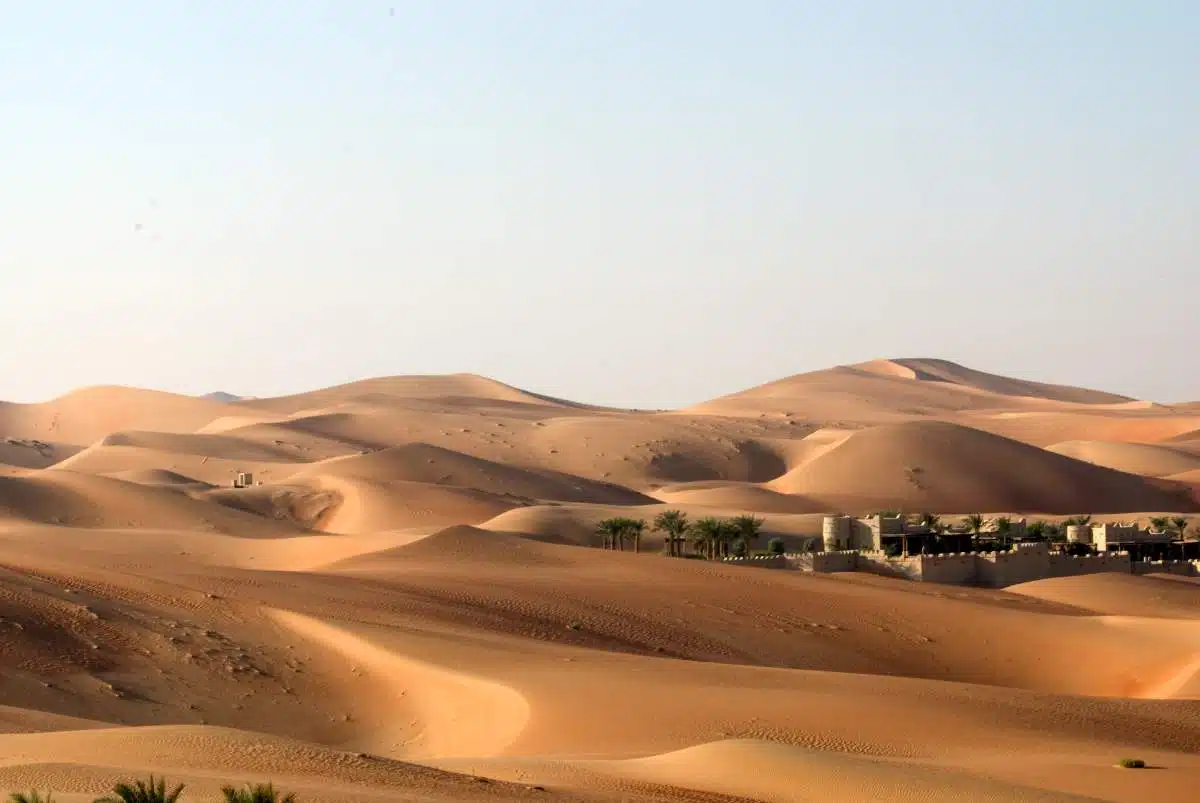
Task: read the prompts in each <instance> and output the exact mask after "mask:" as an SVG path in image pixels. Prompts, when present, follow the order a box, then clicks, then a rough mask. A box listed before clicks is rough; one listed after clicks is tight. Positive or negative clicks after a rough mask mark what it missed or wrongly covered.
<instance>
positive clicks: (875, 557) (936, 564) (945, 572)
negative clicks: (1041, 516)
mask: <svg viewBox="0 0 1200 803" xmlns="http://www.w3.org/2000/svg"><path fill="white" fill-rule="evenodd" d="M726 562H727V563H732V564H734V565H738V566H757V567H760V568H763V569H792V570H799V571H805V572H820V573H829V572H853V571H863V572H872V573H874V574H881V575H885V576H888V577H902V578H905V579H908V580H918V581H924V582H927V583H942V584H945V585H978V586H986V587H990V588H1004V587H1005V586H1011V585H1016V584H1018V583H1027V582H1032V581H1034V580H1044V579H1046V578H1049V577H1075V576H1078V575H1084V574H1097V573H1100V572H1118V573H1121V574H1178V575H1185V576H1189V577H1197V576H1200V561H1187V560H1168V561H1138V562H1136V563H1135V562H1132V561H1130V559H1129V553H1127V552H1103V553H1101V554H1099V555H1087V556H1075V555H1062V554H1059V553H1051V552H1050V551H1049V550H1048V548H1047V547H1046V546H1045V545H1044V544H1042V545H1036V546H1033V545H1028V546H1025V547H1023V548H1020V549H1014V550H1013V551H1011V552H957V553H948V554H944V555H911V556H908V557H903V558H892V557H888V556H887V555H886V554H885V553H883V552H874V551H863V552H852V551H839V552H794V553H788V554H786V555H758V556H754V557H747V558H726Z"/></svg>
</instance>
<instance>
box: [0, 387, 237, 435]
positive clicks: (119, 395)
mask: <svg viewBox="0 0 1200 803" xmlns="http://www.w3.org/2000/svg"><path fill="white" fill-rule="evenodd" d="M227 414H228V407H226V406H225V405H223V404H222V403H220V402H215V401H210V400H207V399H196V398H193V397H191V396H178V395H175V394H172V393H162V392H159V391H154V390H141V389H138V388H124V387H94V388H85V389H83V390H77V391H75V392H73V393H69V394H67V395H66V396H63V397H61V398H58V399H54V400H53V401H48V402H42V403H39V404H12V403H5V404H0V435H3V436H5V437H17V438H27V439H28V438H37V439H40V440H43V441H50V442H62V443H70V444H76V445H84V444H89V443H95V442H96V441H98V440H100V439H101V438H103V437H105V436H106V435H109V434H111V433H113V432H118V431H121V430H129V429H144V430H149V431H155V432H191V431H193V430H195V429H196V428H198V427H200V426H203V425H204V424H205V423H207V422H209V421H211V420H212V419H214V418H218V417H220V416H222V415H227Z"/></svg>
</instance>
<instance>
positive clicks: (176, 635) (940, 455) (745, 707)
mask: <svg viewBox="0 0 1200 803" xmlns="http://www.w3.org/2000/svg"><path fill="white" fill-rule="evenodd" d="M239 472H249V473H251V474H252V478H253V482H252V484H251V485H250V486H249V487H234V478H235V477H236V475H237V474H238V473H239ZM670 509H678V510H682V511H684V512H686V513H687V514H688V515H689V516H691V517H692V518H698V517H702V516H727V515H737V514H741V513H755V514H757V515H759V516H761V517H762V518H763V519H764V520H765V525H764V529H765V531H766V533H767V535H768V536H769V537H778V538H781V539H782V540H783V541H784V542H785V545H786V546H787V547H788V548H791V549H799V548H802V547H804V546H805V545H806V544H807V543H808V541H809V540H810V539H812V538H813V537H814V536H816V535H817V534H818V533H819V532H820V526H821V516H822V514H824V513H828V512H834V511H845V512H854V513H865V512H869V511H873V510H879V509H896V510H904V511H909V512H920V511H932V512H938V513H942V514H944V515H946V516H948V517H954V516H957V515H962V514H966V513H971V512H980V513H984V514H998V513H1007V514H1016V515H1029V516H1046V517H1055V518H1061V517H1062V516H1065V515H1069V514H1084V513H1086V514H1093V515H1096V516H1098V517H1102V518H1109V517H1111V518H1122V519H1126V518H1135V519H1139V520H1142V521H1145V520H1146V519H1147V518H1148V517H1149V516H1152V515H1166V514H1182V515H1185V516H1187V517H1188V518H1189V520H1195V519H1197V518H1200V516H1197V515H1196V514H1198V513H1200V405H1196V404H1192V405H1189V404H1175V405H1169V406H1165V405H1156V404H1151V403H1147V402H1142V401H1139V400H1135V399H1130V398H1127V397H1124V396H1119V395H1115V394H1110V393H1103V392H1100V391H1093V390H1086V389H1080V388H1072V387H1065V386H1058V385H1050V384H1045V383H1038V382H1029V381H1023V380H1017V379H1010V378H1006V377H1002V376H997V375H994V374H987V373H983V372H980V371H975V370H972V369H968V368H965V367H963V366H959V365H956V364H954V363H950V362H946V361H942V360H933V359H895V360H876V361H872V362H867V363H861V364H857V365H851V366H840V367H837V368H833V369H829V370H825V371H817V372H813V373H808V374H801V375H798V376H793V377H788V378H785V379H782V380H779V381H776V382H772V383H769V384H766V385H763V386H760V387H757V388H751V389H748V390H744V391H741V392H737V393H733V394H730V395H727V396H723V397H720V398H717V399H713V400H710V401H707V402H703V403H700V404H696V405H693V406H690V407H688V408H685V409H680V410H671V411H638V410H618V409H612V408H606V407H601V406H596V405H589V404H586V403H581V402H574V401H569V400H566V399H560V398H555V397H553V396H550V395H544V394H539V393H534V392H530V391H526V390H522V389H519V388H515V387H512V386H509V385H505V384H503V383H501V382H497V381H495V380H492V379H487V378H484V377H480V376H474V375H465V374H458V375H447V376H401V377H389V378H380V379H367V380H363V381H359V382H352V383H349V384H345V385H339V386H336V387H331V388H325V389H320V390H315V391H312V392H307V393H299V394H295V395H290V396H284V397H277V398H249V397H244V396H239V395H234V394H230V393H224V392H217V393H212V394H208V395H207V396H205V397H201V398H194V397H187V396H181V395H175V394H170V393H161V392H156V391H148V390H139V389H134V388H119V387H96V388H87V389H83V390H80V391H76V392H73V393H70V394H67V395H66V396H63V397H61V398H59V399H55V400H52V401H47V402H42V403H38V404H10V403H0V793H6V792H8V791H10V790H11V791H16V790H25V789H29V788H33V787H37V788H41V789H43V790H44V789H47V788H52V789H54V790H55V792H56V799H57V800H60V801H61V802H62V803H76V802H77V801H91V800H92V799H93V798H94V797H96V796H98V795H100V794H102V793H103V792H105V791H106V790H107V788H108V787H109V785H110V784H111V783H112V782H113V781H114V780H116V779H117V778H119V777H127V776H130V775H132V774H137V773H143V774H144V773H147V772H150V771H154V772H156V773H157V772H165V773H167V774H168V776H169V777H170V778H171V779H172V780H176V779H177V780H180V781H186V782H187V783H188V784H189V789H188V792H187V793H186V794H185V797H184V800H185V801H186V800H195V799H203V798H204V797H205V796H208V797H219V790H220V787H221V786H222V785H223V784H225V783H230V782H235V783H236V782H241V781H248V780H273V781H275V782H276V783H277V784H279V785H282V786H284V787H286V788H288V789H291V790H295V791H297V792H298V793H300V795H301V797H302V800H303V801H304V802H305V803H308V802H309V801H330V802H331V803H333V802H335V801H336V802H338V803H341V802H343V801H344V802H345V803H349V802H350V801H373V800H378V801H384V800H408V801H447V803H448V802H449V801H457V800H501V799H503V800H524V799H529V800H543V801H557V800H562V801H585V800H586V801H612V803H616V802H617V801H632V800H639V801H641V800H645V801H691V802H701V801H703V802H705V803H707V801H712V802H713V803H716V802H717V801H730V800H745V799H759V800H768V801H789V802H790V801H825V800H838V801H875V800H897V801H913V802H914V803H915V801H942V800H945V801H951V800H953V801H967V800H970V801H975V800H980V801H1010V800H1012V801H1017V800H1020V801H1060V802H1061V801H1084V800H1088V801H1096V800H1107V801H1131V803H1132V802H1133V801H1145V800H1163V801H1167V800H1185V799H1189V798H1188V797H1187V796H1188V795H1191V794H1194V790H1195V789H1196V788H1198V787H1200V758H1198V757H1197V756H1198V755H1200V581H1197V580H1195V579H1194V578H1188V577H1170V576H1163V575H1149V576H1132V575H1113V574H1108V575H1092V576H1082V577H1063V578H1056V579H1052V580H1044V581H1037V582H1033V583H1025V584H1022V585H1018V586H1013V587H1011V588H1009V589H1006V590H1003V591H996V590H985V589H977V588H967V587H957V586H955V587H949V586H937V585H934V584H917V583H910V582H905V581H902V580H897V579H892V578H884V577H878V576H874V575H866V574H806V573H803V572H785V571H766V570H762V569H754V568H747V567H745V566H739V565H734V564H723V563H713V562H708V561H702V560H672V559H668V558H665V557H663V556H661V555H659V554H657V553H659V552H660V551H661V549H662V546H663V540H662V534H661V533H656V532H653V531H651V530H647V531H646V532H645V533H644V535H643V538H642V540H641V542H640V546H641V550H642V552H644V553H651V554H632V552H628V551H626V552H615V551H606V550H600V549H596V548H594V547H596V546H597V545H598V541H597V538H596V535H595V531H596V525H597V523H598V522H599V521H601V520H602V519H604V518H608V517H612V516H632V517H636V518H641V519H645V520H647V521H652V520H653V518H654V516H655V515H656V514H657V513H659V512H662V511H665V510H670ZM764 540H765V539H764ZM759 546H760V547H761V546H763V544H759ZM1124 756H1137V757H1141V758H1144V759H1145V760H1146V761H1148V762H1149V763H1151V764H1152V765H1154V766H1157V767H1162V768H1165V769H1162V770H1152V771H1145V772H1135V771H1127V770H1121V769H1118V768H1116V767H1114V766H1113V765H1114V763H1115V762H1116V761H1117V760H1118V759H1119V758H1121V757H1124ZM479 776H487V778H488V779H490V780H487V781H484V780H481V779H480V778H479Z"/></svg>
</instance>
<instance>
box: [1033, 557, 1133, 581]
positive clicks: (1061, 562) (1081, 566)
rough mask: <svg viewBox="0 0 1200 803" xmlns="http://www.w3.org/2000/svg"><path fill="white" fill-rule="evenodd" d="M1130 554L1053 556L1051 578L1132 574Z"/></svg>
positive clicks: (1051, 558) (1051, 559)
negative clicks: (1115, 573) (1112, 573)
mask: <svg viewBox="0 0 1200 803" xmlns="http://www.w3.org/2000/svg"><path fill="white" fill-rule="evenodd" d="M1131 567H1132V562H1131V561H1130V559H1129V553H1128V552H1102V553H1100V554H1099V555H1082V556H1077V555H1051V556H1050V575H1049V576H1050V577H1075V576H1077V575H1081V574H1098V573H1100V572H1119V573H1121V574H1130V573H1131V572H1132V571H1133V569H1132V568H1131Z"/></svg>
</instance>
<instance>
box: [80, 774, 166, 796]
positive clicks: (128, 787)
mask: <svg viewBox="0 0 1200 803" xmlns="http://www.w3.org/2000/svg"><path fill="white" fill-rule="evenodd" d="M181 794H183V784H179V786H176V787H175V788H174V789H172V790H171V791H170V792H168V791H167V780H166V778H159V779H158V780H157V781H156V780H155V779H154V776H153V775H151V776H150V780H149V781H134V782H133V783H132V784H131V783H128V782H126V781H121V782H120V783H118V784H117V785H116V786H114V787H113V790H112V794H111V795H109V796H107V797H101V798H97V799H96V803H175V801H176V800H178V799H179V796H180V795H181Z"/></svg>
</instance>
